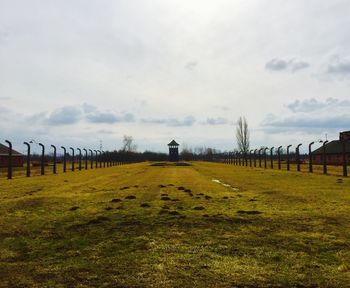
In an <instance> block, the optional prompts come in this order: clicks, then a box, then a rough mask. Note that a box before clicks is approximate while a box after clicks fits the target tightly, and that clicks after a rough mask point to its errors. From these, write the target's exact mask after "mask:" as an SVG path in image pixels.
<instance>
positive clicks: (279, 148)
mask: <svg viewBox="0 0 350 288" xmlns="http://www.w3.org/2000/svg"><path fill="white" fill-rule="evenodd" d="M281 149H282V146H280V147H278V149H277V154H278V169H279V170H281Z"/></svg>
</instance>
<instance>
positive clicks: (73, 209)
mask: <svg viewBox="0 0 350 288" xmlns="http://www.w3.org/2000/svg"><path fill="white" fill-rule="evenodd" d="M79 208H80V207H79V206H73V207H71V208H69V211H76V210H78V209H79Z"/></svg>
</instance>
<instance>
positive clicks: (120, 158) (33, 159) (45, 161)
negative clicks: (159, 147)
mask: <svg viewBox="0 0 350 288" xmlns="http://www.w3.org/2000/svg"><path fill="white" fill-rule="evenodd" d="M5 142H6V143H7V145H8V155H5V157H6V156H7V159H6V162H7V165H5V166H7V173H6V174H7V179H12V178H13V176H14V173H13V172H14V171H15V172H16V171H17V170H19V171H20V168H18V167H15V166H16V165H14V163H13V160H14V157H18V156H19V155H14V153H13V151H14V149H13V145H12V142H11V141H9V140H5ZM31 144H33V141H30V142H23V145H25V146H26V148H27V155H26V156H25V168H26V172H25V176H26V177H31V176H33V175H36V174H33V172H37V171H36V169H35V167H37V166H40V173H39V175H45V174H46V172H47V171H48V169H47V168H48V167H49V166H50V164H51V166H52V170H51V171H52V174H57V173H58V167H60V166H61V165H60V164H62V167H60V168H62V170H61V171H62V172H63V173H66V172H67V164H70V165H71V168H70V170H71V171H72V172H74V171H76V170H79V171H81V170H88V169H94V167H95V169H98V168H105V167H113V166H117V165H123V164H130V163H135V162H138V160H137V159H134V157H132V155H131V154H130V153H128V152H118V151H113V152H110V151H100V150H92V149H86V148H84V149H80V148H76V149H74V148H73V147H69V150H70V151H71V154H69V153H67V149H66V147H64V146H61V149H62V151H63V156H57V147H56V146H55V145H51V146H50V147H51V148H52V149H53V155H52V156H49V155H47V154H45V148H46V147H45V145H44V144H42V143H36V144H38V145H39V146H40V147H41V154H40V155H39V156H37V155H32V154H31ZM76 151H78V152H79V153H75V152H76ZM82 151H84V152H85V153H84V154H83V153H82ZM88 151H89V152H90V155H89V154H88ZM93 152H95V155H94V153H93ZM3 156H4V155H3ZM20 157H22V156H20ZM23 157H24V156H23ZM89 162H90V163H89ZM23 164H24V163H22V167H23ZM76 164H77V167H76V166H75V165H76ZM89 164H90V165H89ZM94 164H95V165H94ZM89 167H90V168H89Z"/></svg>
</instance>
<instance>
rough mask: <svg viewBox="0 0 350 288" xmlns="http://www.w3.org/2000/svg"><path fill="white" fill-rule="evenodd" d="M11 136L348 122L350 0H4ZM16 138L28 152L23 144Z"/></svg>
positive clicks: (2, 58) (2, 112)
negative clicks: (238, 123) (239, 121)
mask: <svg viewBox="0 0 350 288" xmlns="http://www.w3.org/2000/svg"><path fill="white" fill-rule="evenodd" d="M0 5H1V9H0V135H1V138H2V139H0V142H2V143H3V141H4V140H5V139H10V140H13V141H14V143H15V145H16V147H17V148H20V149H23V147H22V146H21V143H22V142H23V141H25V140H31V139H34V140H37V141H42V142H43V143H45V144H57V145H73V146H74V145H75V146H77V147H79V146H80V147H83V146H84V147H88V148H97V147H98V146H99V140H100V139H101V140H102V141H103V148H104V149H106V150H107V149H114V148H119V147H120V145H121V139H122V137H123V135H132V136H133V137H134V139H135V141H136V144H137V145H138V147H139V150H141V151H142V150H144V149H152V150H162V151H165V150H166V149H167V147H166V144H167V143H168V142H170V141H171V140H172V139H173V138H174V139H176V140H177V141H178V142H179V143H180V144H184V143H186V144H187V145H190V146H196V145H206V146H210V147H216V148H219V149H222V150H228V149H233V148H234V146H235V123H236V121H237V119H238V117H239V116H241V115H242V116H245V117H246V118H247V120H248V123H249V125H250V128H251V143H252V146H253V147H260V146H261V145H269V146H273V145H276V146H277V145H278V146H279V145H287V144H297V143H305V144H306V142H308V141H312V140H317V139H320V138H325V134H328V138H329V139H333V138H337V137H338V132H339V131H341V130H350V112H349V111H350V32H349V27H350V17H349V15H350V2H349V1H348V0H307V1H305V0H283V1H281V0H216V1H209V0H208V1H206V0H172V1H170V0H123V1H120V0H109V1H106V0H98V1H97V0H95V1H91V0H80V1H78V0H69V1H68V0H60V1H54V0H40V1H39V0H31V1H25V0H22V1H17V0H11V1H8V0H6V1H5V0H0ZM20 149H18V150H20Z"/></svg>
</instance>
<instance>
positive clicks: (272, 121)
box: [262, 114, 350, 130]
mask: <svg viewBox="0 0 350 288" xmlns="http://www.w3.org/2000/svg"><path fill="white" fill-rule="evenodd" d="M349 123H350V115H348V114H342V115H334V116H333V115H332V116H328V117H317V115H315V116H309V117H305V115H303V116H302V117H286V118H278V117H276V116H274V115H271V114H270V115H268V116H267V117H266V118H265V120H264V121H263V123H262V126H264V127H268V128H270V129H278V130H280V129H282V128H283V129H288V130H304V129H306V130H313V129H339V130H340V129H347V128H348V127H349Z"/></svg>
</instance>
